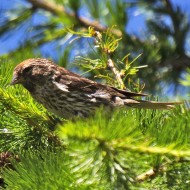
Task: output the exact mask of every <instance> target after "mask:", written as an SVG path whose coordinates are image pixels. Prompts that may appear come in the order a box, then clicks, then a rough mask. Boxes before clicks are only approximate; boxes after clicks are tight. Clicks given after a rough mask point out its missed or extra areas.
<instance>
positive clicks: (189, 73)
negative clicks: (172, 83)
mask: <svg viewBox="0 0 190 190" xmlns="http://www.w3.org/2000/svg"><path fill="white" fill-rule="evenodd" d="M180 82H181V84H182V85H184V86H190V69H187V72H186V75H185V78H184V79H183V80H180Z"/></svg>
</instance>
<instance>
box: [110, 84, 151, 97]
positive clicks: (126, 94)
mask: <svg viewBox="0 0 190 190" xmlns="http://www.w3.org/2000/svg"><path fill="white" fill-rule="evenodd" d="M111 88H112V89H114V90H115V91H117V92H119V93H121V94H123V95H125V96H126V97H129V98H130V97H135V96H140V97H142V96H148V94H144V93H136V92H130V91H126V90H121V89H118V88H115V87H112V86H111Z"/></svg>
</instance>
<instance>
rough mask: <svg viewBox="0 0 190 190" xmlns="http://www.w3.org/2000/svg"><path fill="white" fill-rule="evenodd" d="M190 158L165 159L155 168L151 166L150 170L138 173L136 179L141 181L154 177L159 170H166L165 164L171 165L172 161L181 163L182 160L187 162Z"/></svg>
mask: <svg viewBox="0 0 190 190" xmlns="http://www.w3.org/2000/svg"><path fill="white" fill-rule="evenodd" d="M189 161H190V160H188V159H184V158H180V159H179V160H173V161H167V162H165V163H163V164H161V165H160V166H159V167H157V168H154V167H153V168H151V169H150V170H148V171H146V172H144V173H142V174H140V175H138V176H137V177H136V180H137V181H138V182H142V181H145V180H147V179H150V178H154V177H156V176H157V175H158V174H159V173H161V172H164V171H166V170H167V166H168V165H171V164H174V163H183V162H189Z"/></svg>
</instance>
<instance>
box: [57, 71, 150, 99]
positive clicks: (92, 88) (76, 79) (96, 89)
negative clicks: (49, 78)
mask: <svg viewBox="0 0 190 190" xmlns="http://www.w3.org/2000/svg"><path fill="white" fill-rule="evenodd" d="M60 76H61V77H60V78H59V79H58V80H59V81H57V82H60V83H61V84H64V85H67V86H68V89H69V90H70V91H76V90H79V91H80V92H81V93H82V92H85V93H90V94H95V95H97V96H99V94H106V95H105V97H106V98H107V94H110V96H112V97H116V96H118V97H121V98H130V97H135V96H141V97H142V96H147V94H141V93H135V92H129V91H125V90H120V89H117V88H115V87H111V86H107V85H104V84H100V83H97V82H94V81H92V80H89V79H87V78H84V77H82V76H80V75H78V74H75V73H73V72H70V71H68V70H65V72H64V75H60Z"/></svg>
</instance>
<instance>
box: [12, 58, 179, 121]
mask: <svg viewBox="0 0 190 190" xmlns="http://www.w3.org/2000/svg"><path fill="white" fill-rule="evenodd" d="M11 84H12V85H14V84H22V85H23V86H24V87H25V88H26V89H27V90H28V91H29V92H30V94H31V95H32V96H33V98H34V99H36V100H37V101H38V102H40V103H41V104H43V105H44V106H45V107H46V109H48V110H49V111H50V112H53V113H54V114H56V115H59V116H63V117H65V118H68V119H69V118H73V117H74V116H83V117H87V116H89V115H91V114H92V113H93V111H95V109H96V108H98V107H100V106H101V105H103V106H105V107H108V108H114V107H116V106H126V107H132V108H147V109H170V108H173V107H174V105H175V104H176V103H175V102H168V103H166V102H152V101H144V100H135V99H133V97H135V96H136V97H137V96H146V94H139V93H133V92H128V91H124V90H120V89H117V88H115V87H111V86H107V85H103V84H100V83H97V82H94V81H92V80H89V79H87V78H84V77H81V76H79V75H77V74H75V73H72V72H70V71H68V70H66V69H65V68H63V67H59V66H58V65H56V64H54V63H53V62H52V61H50V60H47V59H41V58H37V59H27V60H25V61H23V62H22V63H20V64H19V65H17V66H16V67H15V69H14V73H13V79H12V82H11Z"/></svg>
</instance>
